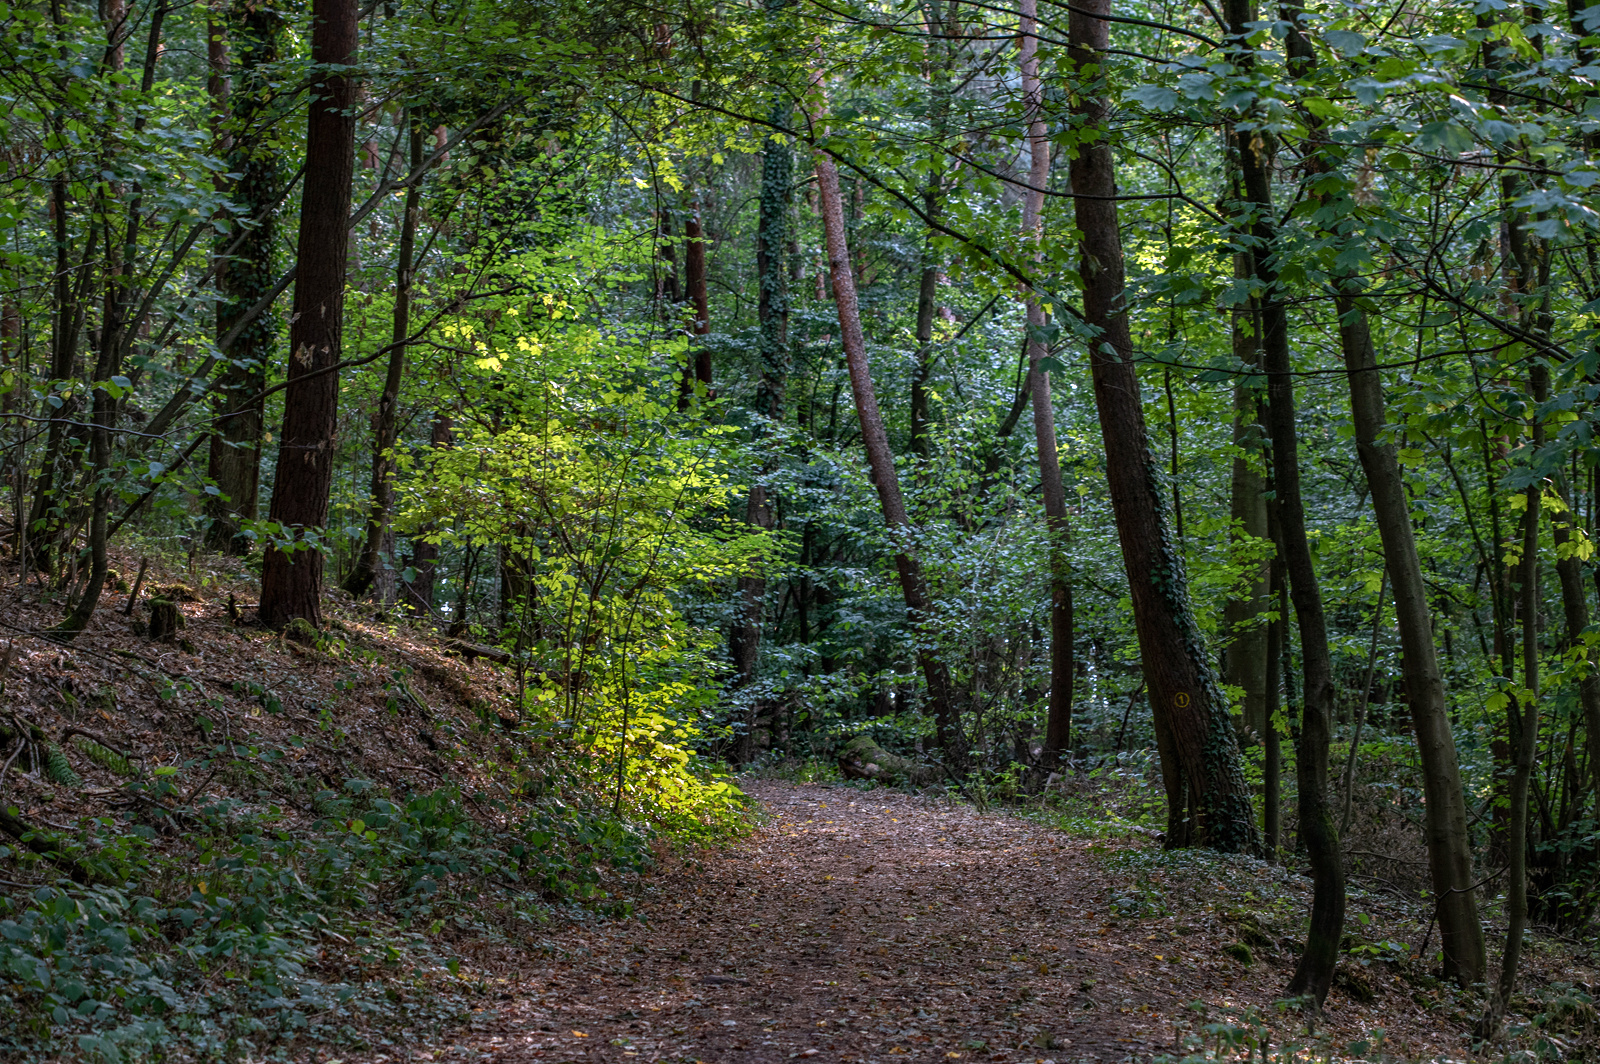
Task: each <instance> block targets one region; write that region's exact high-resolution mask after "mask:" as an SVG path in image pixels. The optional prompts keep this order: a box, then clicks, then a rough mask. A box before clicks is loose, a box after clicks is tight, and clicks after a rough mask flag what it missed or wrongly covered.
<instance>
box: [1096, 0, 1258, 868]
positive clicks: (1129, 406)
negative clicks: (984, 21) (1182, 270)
mask: <svg viewBox="0 0 1600 1064" xmlns="http://www.w3.org/2000/svg"><path fill="white" fill-rule="evenodd" d="M1081 2H1082V4H1083V5H1084V6H1081V7H1076V6H1075V7H1074V8H1073V9H1072V10H1071V17H1070V20H1069V22H1068V37H1069V40H1070V42H1071V49H1070V54H1071V58H1072V61H1073V65H1074V67H1075V68H1076V69H1077V70H1079V71H1083V70H1084V69H1085V68H1086V67H1087V68H1091V69H1092V70H1096V71H1099V70H1103V69H1104V53H1105V50H1106V48H1107V47H1109V44H1110V33H1109V28H1110V24H1109V23H1108V22H1106V21H1105V20H1104V19H1103V18H1101V17H1098V16H1100V15H1103V14H1109V13H1110V5H1109V0H1081ZM1101 91H1103V90H1101V89H1098V88H1094V87H1090V86H1085V88H1084V90H1083V91H1081V92H1080V93H1079V94H1078V95H1077V96H1076V97H1075V98H1074V104H1073V111H1074V113H1075V114H1077V115H1078V116H1079V118H1080V119H1081V120H1082V121H1083V123H1084V125H1085V127H1086V128H1091V129H1098V130H1101V131H1107V130H1108V129H1109V125H1110V122H1109V120H1110V113H1111V108H1110V105H1109V103H1108V102H1107V100H1106V99H1105V98H1104V97H1103V96H1101V95H1100V92H1101ZM1071 178H1072V190H1073V192H1074V193H1075V196H1074V208H1075V214H1076V219H1077V223H1078V230H1079V231H1080V232H1081V233H1082V234H1083V242H1082V246H1081V253H1082V265H1081V268H1080V273H1081V275H1082V277H1083V305H1084V317H1085V321H1086V324H1087V325H1088V326H1089V328H1090V329H1091V330H1092V332H1093V335H1092V336H1091V337H1090V339H1089V341H1088V347H1089V360H1090V369H1091V372H1092V374H1093V379H1094V396H1095V406H1096V409H1097V410H1098V412H1099V417H1100V432H1101V437H1102V439H1103V440H1104V444H1105V452H1106V479H1107V482H1108V485H1109V487H1110V491H1111V506H1112V512H1113V514H1114V516H1115V519H1116V524H1117V532H1118V538H1119V539H1120V540H1121V545H1122V559H1123V566H1124V568H1125V569H1126V571H1127V576H1128V587H1129V591H1130V593H1131V596H1132V599H1133V614H1134V627H1135V629H1136V630H1137V632H1138V637H1139V652H1140V656H1141V658H1142V659H1143V664H1144V674H1145V678H1146V681H1147V683H1148V684H1149V688H1150V703H1151V710H1152V712H1153V714H1154V716H1155V718H1156V729H1157V735H1158V736H1159V735H1160V734H1161V731H1162V729H1163V728H1165V729H1167V731H1168V732H1169V733H1170V735H1171V738H1172V744H1171V747H1172V750H1173V751H1174V753H1175V754H1176V756H1177V757H1178V758H1179V759H1180V764H1181V769H1182V777H1183V779H1184V781H1185V785H1186V787H1187V788H1188V792H1189V799H1188V800H1189V801H1190V802H1192V803H1193V808H1194V810H1195V812H1196V815H1197V818H1198V823H1196V824H1194V825H1193V832H1192V835H1193V839H1194V841H1195V842H1198V843H1200V844H1202V845H1205V846H1209V847H1211V848H1214V849H1218V850H1225V851H1251V852H1254V851H1256V850H1257V849H1259V847H1260V834H1259V832H1257V830H1256V823H1255V812H1254V810H1253V809H1252V807H1251V801H1250V792H1249V789H1248V787H1247V786H1246V784H1245V781H1244V772H1243V770H1242V767H1241V765H1240V761H1239V745H1238V739H1237V736H1236V734H1235V731H1234V727H1233V722H1232V720H1231V719H1230V718H1229V714H1228V704H1227V701H1226V699H1224V698H1223V696H1222V692H1221V690H1220V689H1219V688H1218V686H1217V680H1216V676H1215V674H1214V673H1213V672H1212V670H1211V664H1210V662H1209V661H1208V660H1207V651H1206V647H1205V640H1204V638H1203V637H1202V636H1201V634H1200V631H1199V628H1198V627H1197V626H1196V625H1195V621H1194V613H1193V610H1192V609H1191V607H1190V603H1189V592H1188V584H1187V576H1186V573H1185V571H1184V565H1183V557H1182V555H1181V554H1180V553H1179V552H1178V550H1177V548H1176V545H1175V544H1174V543H1173V541H1172V536H1171V532H1170V530H1169V528H1168V525H1167V513H1166V498H1165V496H1166V491H1165V488H1166V485H1165V484H1163V483H1162V481H1163V479H1164V478H1163V476H1162V473H1161V470H1160V467H1159V466H1158V465H1157V464H1156V459H1155V456H1154V455H1153V454H1151V452H1150V439H1149V432H1148V430H1147V429H1146V426H1145V418H1144V407H1143V404H1142V401H1141V398H1140V390H1139V377H1138V373H1137V370H1136V369H1135V366H1134V362H1133V343H1132V339H1131V337H1130V336H1129V332H1128V311H1127V306H1126V304H1125V302H1124V298H1125V292H1124V283H1123V278H1124V267H1123V256H1122V235H1121V233H1120V232H1119V230H1118V218H1117V205H1116V202H1117V201H1116V198H1115V197H1116V194H1117V184H1116V174H1115V164H1114V161H1113V156H1112V151H1111V145H1110V143H1109V142H1108V140H1107V139H1106V138H1105V137H1104V136H1102V137H1100V138H1099V139H1096V140H1094V141H1092V142H1088V143H1084V144H1082V145H1081V146H1080V147H1079V150H1078V155H1077V157H1076V158H1075V159H1073V161H1072V165H1071ZM1166 760H1167V756H1166V754H1165V752H1164V753H1163V773H1167V772H1169V771H1170V770H1169V768H1168V767H1167V765H1166ZM1168 794H1169V806H1170V802H1171V789H1170V786H1169V791H1168ZM1170 812H1171V810H1170V808H1169V814H1170ZM1175 841H1176V840H1173V839H1172V838H1171V835H1170V833H1169V845H1172V844H1173V843H1174V842H1175Z"/></svg>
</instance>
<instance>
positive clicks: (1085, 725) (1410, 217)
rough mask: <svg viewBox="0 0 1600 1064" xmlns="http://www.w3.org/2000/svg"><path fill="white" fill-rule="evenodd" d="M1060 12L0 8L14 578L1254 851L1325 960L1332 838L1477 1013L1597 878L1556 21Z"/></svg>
mask: <svg viewBox="0 0 1600 1064" xmlns="http://www.w3.org/2000/svg"><path fill="white" fill-rule="evenodd" d="M1080 3H1081V4H1082V6H1074V5H1072V4H1066V3H1058V2H1054V0H1044V2H1042V3H1036V2H1035V0H1023V2H1021V3H1018V4H1016V5H1015V6H1013V5H1010V4H1001V5H995V4H980V3H975V2H962V0H922V2H917V3H856V2H854V0H838V2H817V0H767V2H766V3H765V4H764V5H759V4H727V3H722V4H698V3H688V4H685V5H682V6H676V7H674V6H659V7H651V6H649V5H638V4H632V3H629V2H624V0H618V2H607V3H565V2H562V0H550V2H527V3H524V2H520V0H516V2H509V3H502V4H493V5H490V4H479V3H473V2H469V0H449V2H445V3H413V2H404V0H395V2H385V3H382V4H378V3H374V4H371V5H367V6H360V5H357V4H356V3H354V2H353V0H314V2H313V3H310V4H306V3H299V2H289V3H284V4H269V3H265V2H254V0H213V2H210V3H208V4H197V3H169V2H167V0H137V2H128V0H102V3H101V4H100V6H98V7H96V6H94V5H92V4H90V5H86V4H83V3H77V2H72V0H50V2H48V3H42V2H40V3H34V2H29V3H22V4H16V5H10V6H4V7H0V49H3V59H0V94H3V96H4V104H5V107H4V110H3V114H0V145H3V149H4V172H3V185H0V243H3V249H0V391H3V406H0V462H3V469H4V476H5V484H6V491H7V503H6V506H7V510H8V513H7V514H6V528H5V533H4V537H5V538H4V540H3V542H4V548H5V550H6V552H7V556H8V557H9V558H10V559H12V561H13V563H15V564H16V565H17V568H16V569H15V571H14V579H15V581H16V587H17V593H18V594H19V595H21V594H24V593H26V594H28V595H30V596H33V597H32V598H30V599H29V602H30V603H40V604H43V605H49V606H50V607H51V608H52V609H53V610H54V611H55V613H56V615H58V617H59V626H55V627H52V629H51V631H50V632H49V633H47V634H49V635H50V637H51V638H53V639H56V640H59V641H65V642H70V641H72V640H73V639H74V638H75V637H77V635H78V633H81V632H93V631H94V630H95V626H97V625H102V626H103V625H105V624H107V623H109V622H108V621H107V620H106V618H107V617H108V616H113V615H114V607H113V605H112V601H111V599H112V596H113V594H115V593H117V592H118V591H126V592H130V593H131V596H132V597H133V598H137V596H138V595H139V592H140V588H139V587H138V586H133V587H131V588H130V587H129V586H128V585H129V583H130V582H131V580H132V578H134V576H135V574H134V572H133V571H132V570H131V568H130V567H129V566H130V565H131V563H124V569H126V570H127V571H118V570H117V569H116V567H115V565H114V564H113V563H114V562H115V560H116V559H117V558H118V557H129V558H138V557H145V558H151V557H161V558H166V559H168V561H169V562H170V563H171V564H174V565H178V566H180V567H182V566H187V567H188V570H189V571H190V572H191V573H194V572H196V571H197V570H196V559H197V558H199V559H213V560H215V559H217V558H219V557H221V558H229V559H234V560H233V561H229V562H227V563H226V564H227V565H231V566H233V569H232V570H231V571H232V572H234V573H235V574H237V575H240V576H246V575H249V576H251V577H252V578H254V577H256V576H258V577H259V587H260V593H259V599H258V601H257V602H245V601H239V602H238V603H234V602H233V601H232V600H230V605H229V610H230V612H235V611H237V612H238V613H239V614H240V615H241V616H243V617H245V618H246V619H251V618H253V619H254V620H258V621H259V623H260V624H262V625H264V626H267V627H268V628H270V629H275V630H277V629H287V630H288V632H289V633H290V635H291V637H297V638H301V639H303V640H305V641H308V642H309V641H313V640H315V639H317V638H319V635H318V631H317V630H318V629H319V628H324V627H325V625H324V618H323V610H324V607H325V604H326V603H329V602H338V603H340V604H341V607H342V606H343V605H347V604H350V603H360V604H361V605H360V607H359V608H360V609H361V610H362V611H365V614H366V615H368V616H371V617H374V618H376V619H378V620H380V621H382V622H384V623H388V624H393V625H398V626H402V627H411V628H415V629H417V630H421V631H437V632H438V633H439V635H440V637H441V638H444V639H448V640H451V641H453V645H456V646H458V647H464V648H466V650H467V652H469V653H472V654H476V655H480V656H489V657H491V658H493V659H494V660H497V661H499V662H501V663H502V664H504V665H505V667H506V668H507V669H508V670H509V674H510V675H511V676H513V677H514V688H515V692H514V696H513V697H512V698H511V700H510V702H509V705H510V709H508V710H506V714H507V715H505V716H501V717H500V718H499V724H498V725H496V726H497V727H503V728H505V729H507V730H509V731H512V732H514V733H515V734H516V735H519V736H523V737H525V738H526V739H527V741H528V742H530V743H543V744H549V743H561V742H575V743H578V744H580V745H582V747H583V749H584V750H585V751H586V753H585V756H586V757H587V758H590V759H591V760H590V761H588V762H586V764H590V765H592V766H595V767H594V768H593V777H592V779H591V780H590V782H591V783H594V784H595V786H597V787H603V788H609V789H614V791H615V794H614V805H615V806H616V807H617V808H620V807H621V805H622V803H623V802H624V797H625V792H626V794H628V795H633V796H634V797H635V798H638V796H640V795H646V794H650V793H664V792H663V791H662V788H669V789H670V787H673V786H677V785H678V784H676V783H670V782H664V781H670V780H677V779H680V778H690V777H693V775H694V773H696V772H701V771H702V768H701V766H704V765H708V764H710V763H712V762H722V763H726V764H729V765H734V766H741V767H749V766H760V765H773V764H776V763H780V762H818V763H823V764H828V765H833V764H837V765H838V766H839V767H840V769H841V770H842V771H843V772H844V773H845V774H846V775H847V776H854V777H859V778H873V779H881V780H885V781H888V780H891V779H904V778H907V777H910V778H913V779H915V780H916V781H917V782H922V783H926V782H930V781H939V782H942V783H944V784H945V785H947V786H949V787H951V788H953V789H957V790H960V791H961V792H963V793H965V794H967V795H969V796H972V797H974V798H975V800H978V801H981V802H988V801H991V800H993V799H994V798H996V797H1003V798H1013V797H1016V796H1017V795H1019V794H1024V793H1035V794H1036V793H1039V792H1040V791H1042V790H1045V789H1054V790H1056V791H1060V792H1065V793H1068V794H1077V795H1079V796H1092V798H1086V799H1085V800H1086V801H1091V803H1092V804H1093V805H1094V806H1095V807H1096V808H1100V809H1107V808H1109V809H1114V810H1115V811H1116V814H1117V815H1119V816H1123V817H1126V818H1128V819H1130V820H1132V821H1135V822H1139V823H1144V822H1146V821H1148V822H1150V823H1152V824H1154V825H1158V826H1160V827H1162V828H1163V829H1164V831H1165V837H1166V841H1167V843H1168V845H1170V846H1187V845H1200V846H1208V847H1212V848H1215V849H1221V850H1226V851H1244V852H1249V853H1256V854H1261V855H1266V856H1278V855H1283V856H1284V857H1285V859H1289V860H1295V861H1303V862H1305V863H1307V864H1308V865H1309V867H1310V870H1311V874H1312V875H1313V878H1314V880H1315V883H1316V896H1315V897H1316V900H1315V902H1314V906H1313V912H1312V918H1311V922H1310V926H1309V932H1308V935H1309V938H1308V944H1307V947H1306V949H1305V950H1304V952H1303V955H1302V958H1301V961H1300V967H1299V970H1298V971H1297V972H1296V974H1295V977H1294V981H1293V983H1292V990H1293V992H1294V993H1297V994H1304V995H1308V996H1309V997H1310V998H1311V999H1313V1000H1316V1001H1320V1000H1321V999H1322V997H1323V996H1324V995H1325V994H1326V993H1327V992H1328V988H1329V985H1330V980H1331V978H1332V972H1333V964H1334V958H1335V956H1336V954H1337V952H1338V943H1339V941H1340V935H1341V929H1342V927H1343V921H1344V897H1345V893H1344V892H1345V882H1346V877H1347V876H1348V877H1351V878H1354V879H1357V880H1361V879H1363V877H1364V878H1365V879H1366V880H1371V881H1381V882H1383V883H1385V884H1388V885H1390V886H1391V887H1394V888H1396V889H1400V890H1402V891H1406V892H1412V893H1413V894H1416V895H1418V896H1421V897H1423V898H1424V899H1425V904H1426V905H1427V906H1429V907H1430V909H1431V915H1430V919H1436V920H1437V923H1438V927H1439V933H1438V939H1437V942H1438V946H1437V947H1436V948H1437V950H1438V951H1439V952H1438V955H1437V958H1436V960H1437V962H1438V964H1439V966H1440V971H1441V973H1442V974H1443V975H1444V976H1445V977H1447V978H1449V979H1452V980H1455V981H1457V982H1459V983H1461V984H1463V985H1472V984H1478V983H1487V984H1488V987H1489V988H1488V990H1486V991H1485V996H1484V1001H1485V1002H1487V1004H1486V1006H1485V1013H1486V1018H1485V1023H1486V1024H1487V1025H1488V1029H1490V1030H1493V1029H1494V1028H1495V1027H1496V1026H1497V1025H1498V1023H1499V1018H1500V1016H1501V1014H1502V1013H1503V1011H1504V1008H1505V1004H1506V1002H1508V1001H1509V1000H1510V998H1511V995H1512V993H1513V990H1514V987H1515V979H1516V972H1517V967H1518V958H1519V956H1520V951H1521V948H1522V943H1523V941H1524V932H1525V930H1526V929H1527V927H1528V926H1529V925H1530V923H1538V924H1540V925H1543V926H1549V927H1555V928H1564V929H1577V928H1583V927H1587V926H1588V924H1589V921H1590V919H1591V917H1592V915H1593V912H1594V908H1595V901H1596V898H1597V894H1596V891H1597V889H1600V884H1597V879H1596V873H1597V864H1596V861H1597V853H1596V843H1595V823H1596V820H1595V818H1596V801H1597V798H1600V787H1597V782H1600V748H1597V746H1596V744H1597V743H1600V677H1597V676H1596V675H1595V674H1594V670H1593V661H1594V653H1595V646H1596V644H1597V643H1600V629H1594V628H1592V626H1591V617H1592V614H1593V601H1594V595H1595V593H1596V591H1597V589H1600V567H1597V566H1596V565H1595V562H1594V558H1593V554H1594V547H1593V541H1592V537H1593V534H1594V526H1595V521H1596V510H1597V506H1600V503H1597V497H1600V473H1597V469H1600V452H1597V451H1596V450H1595V446H1594V440H1593V428H1594V425H1595V423H1596V421H1595V413H1594V411H1595V399H1596V396H1597V394H1600V383H1597V382H1600V347H1597V343H1596V341H1597V335H1600V334H1597V332H1596V321H1597V319H1600V261H1597V258H1596V255H1597V253H1600V228H1597V226H1600V214H1597V213H1596V210H1595V206H1594V203H1593V191H1592V190H1593V189H1594V187H1595V185H1596V182H1597V181H1600V161H1597V160H1596V159H1595V157H1594V156H1595V152H1596V150H1597V149H1600V90H1597V88H1596V75H1597V74H1600V66H1596V65H1594V49H1595V47H1596V45H1597V43H1600V36H1597V35H1596V33H1597V31H1600V25H1597V24H1600V7H1597V8H1584V7H1580V6H1578V5H1576V4H1570V5H1567V6H1562V5H1557V4H1547V3H1542V2H1538V3H1528V4H1525V5H1521V6H1514V5H1508V4H1506V3H1503V2H1501V0H1477V2H1476V3H1463V2H1443V0H1441V2H1432V0H1425V2H1418V0H1392V2H1391V0H1384V2H1381V3H1356V2H1339V3H1314V4H1309V5H1307V4H1303V3H1301V2H1300V0H1286V2H1285V3H1283V4H1282V5H1281V6H1278V7H1274V8H1267V7H1260V8H1258V7H1257V6H1256V5H1255V4H1253V3H1251V2H1249V0H1223V3H1222V5H1221V7H1220V8H1219V7H1218V6H1217V5H1216V4H1214V3H1213V2H1212V0H1200V2H1199V3H1194V4H1188V5H1180V4H1174V3H1166V2H1157V0H1137V2H1135V3H1133V4H1131V5H1130V6H1127V7H1118V8H1116V9H1115V10H1114V11H1112V10H1111V9H1110V8H1109V7H1108V6H1106V4H1105V3H1104V2H1103V0H1080ZM119 552H120V553H119ZM208 564H210V563H208ZM218 564H221V563H218ZM202 568H203V567H202ZM138 576H139V577H140V578H142V576H143V572H142V570H141V571H140V572H139V574H138ZM119 581H120V582H121V584H120V587H119ZM163 604H164V605H165V607H166V608H167V611H166V612H163ZM170 606H171V603H170V602H168V601H167V600H166V599H164V598H159V597H158V598H156V599H155V600H154V601H153V603H152V606H151V608H150V616H149V623H150V624H152V625H153V626H154V631H153V632H152V634H153V635H156V636H160V635H163V634H170V630H171V625H172V624H173V618H172V616H171V613H170ZM128 608H129V610H130V611H131V610H132V599H130V601H129V607H128ZM8 660H9V659H8ZM30 756H31V755H30ZM596 781H599V782H596ZM652 788H654V790H652ZM607 793H609V791H608V792H607ZM629 800H634V798H630V799H629ZM638 800H640V801H643V800H644V799H643V798H639V799H638ZM652 800H653V799H652ZM1490 916H1492V917H1493V918H1494V920H1495V921H1497V922H1494V923H1493V924H1492V929H1493V933H1492V934H1491V935H1490V936H1489V940H1488V941H1486V940H1485V934H1484V930H1483V927H1484V922H1483V921H1484V920H1485V919H1486V918H1488V917H1490Z"/></svg>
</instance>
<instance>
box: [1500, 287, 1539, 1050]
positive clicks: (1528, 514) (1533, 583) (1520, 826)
mask: <svg viewBox="0 0 1600 1064" xmlns="http://www.w3.org/2000/svg"><path fill="white" fill-rule="evenodd" d="M1524 276H1526V275H1524ZM1529 376H1530V377H1531V378H1532V380H1531V384H1532V387H1531V389H1530V390H1531V391H1532V393H1533V400H1534V404H1535V409H1534V413H1533V415H1532V420H1533V432H1532V447H1531V450H1530V453H1531V454H1537V453H1538V450H1539V448H1540V447H1542V446H1543V445H1544V425H1543V423H1542V422H1541V421H1540V420H1539V417H1540V415H1539V413H1538V410H1537V404H1539V403H1543V402H1544V401H1545V400H1546V399H1548V398H1549V393H1550V371H1549V369H1548V368H1547V367H1546V366H1545V365H1544V363H1543V362H1542V361H1535V362H1534V363H1533V368H1532V370H1531V371H1530V373H1529ZM1524 497H1525V498H1526V499H1527V503H1526V505H1525V506H1524V507H1523V511H1522V558H1521V563H1520V564H1519V565H1518V567H1517V568H1518V570H1519V571H1518V574H1517V575H1518V577H1519V579H1520V582H1521V585H1522V586H1521V588H1520V589H1519V590H1520V595H1521V599H1522V601H1521V606H1522V689H1521V690H1520V691H1518V690H1514V691H1512V692H1511V699H1510V702H1509V703H1508V704H1507V705H1506V723H1507V725H1509V727H1508V729H1507V730H1508V731H1509V733H1510V737H1511V743H1512V750H1513V761H1512V765H1511V769H1512V771H1511V781H1510V784H1511V785H1510V788H1509V790H1510V799H1511V803H1510V805H1511V807H1510V809H1509V810H1508V811H1507V818H1506V820H1507V824H1506V857H1507V860H1506V865H1507V868H1506V941H1505V948H1504V950H1503V951H1502V952H1501V954H1500V973H1499V978H1498V979H1496V980H1495V991H1494V994H1493V996H1492V999H1491V1001H1490V1005H1489V1015H1490V1024H1489V1027H1490V1030H1489V1031H1488V1032H1486V1033H1494V1032H1496V1031H1498V1028H1499V1026H1500V1022H1501V1021H1502V1020H1503V1019H1504V1017H1505V1014H1506V1011H1507V1010H1508V1009H1509V1008H1510V1004H1511V995H1512V994H1513V993H1514V992H1515V991H1516V989H1517V968H1518V966H1519V964H1520V962H1521V960H1522V942H1523V938H1524V937H1525V935H1526V933H1527V930H1528V789H1529V784H1530V783H1531V782H1532V778H1533V762H1534V755H1535V754H1537V753H1538V749H1539V517H1540V513H1541V511H1542V510H1543V506H1542V501H1543V498H1544V480H1543V479H1542V478H1535V479H1534V481H1533V483H1532V484H1530V485H1529V486H1528V490H1527V494H1526V495H1525V496H1524Z"/></svg>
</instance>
